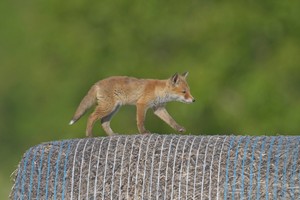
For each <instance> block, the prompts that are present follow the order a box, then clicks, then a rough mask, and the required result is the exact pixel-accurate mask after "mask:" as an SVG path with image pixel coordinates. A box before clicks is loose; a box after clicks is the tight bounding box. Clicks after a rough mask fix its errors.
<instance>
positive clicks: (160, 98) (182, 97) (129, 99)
mask: <svg viewBox="0 0 300 200" xmlns="http://www.w3.org/2000/svg"><path fill="white" fill-rule="evenodd" d="M187 76H188V72H185V73H183V74H182V75H179V74H178V73H176V74H174V75H173V76H172V77H171V78H169V79H167V80H155V79H137V78H133V77H127V76H112V77H109V78H106V79H103V80H100V81H99V82H97V83H95V84H94V85H93V86H92V87H91V89H90V90H89V91H88V93H87V95H86V96H85V97H84V98H83V99H82V101H81V102H80V104H79V106H78V108H77V110H76V112H75V114H74V116H73V118H72V120H71V121H70V123H69V124H70V125H72V124H74V123H75V122H76V121H77V120H79V119H80V117H81V116H82V115H84V113H85V112H86V111H87V109H89V108H90V107H92V106H93V105H95V104H97V106H96V108H95V111H94V112H93V113H92V114H91V115H90V116H89V118H88V122H87V127H86V136H87V137H92V129H93V126H94V124H95V122H96V121H97V120H101V124H102V128H103V129H104V131H105V132H106V134H107V135H109V136H111V135H114V134H115V133H114V132H113V131H112V129H111V128H110V120H111V118H112V116H113V115H114V114H115V113H116V112H117V111H118V110H119V108H120V107H121V106H122V105H136V108H137V114H136V120H137V127H138V131H139V133H150V132H149V131H148V130H146V129H145V127H144V121H145V116H146V112H147V110H148V109H149V108H152V109H153V111H154V114H155V115H157V116H158V117H159V118H161V119H162V120H163V121H164V122H166V123H167V124H169V125H170V126H171V127H172V128H173V129H175V130H177V131H179V132H184V131H185V128H184V127H182V126H180V125H178V124H177V123H176V122H175V120H174V119H173V118H172V117H171V116H170V115H169V113H168V112H167V110H166V109H165V104H166V103H167V102H170V101H179V102H183V103H192V102H195V99H194V98H193V96H192V95H191V93H190V88H189V86H188V84H187V82H186V77H187Z"/></svg>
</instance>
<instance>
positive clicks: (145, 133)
mask: <svg viewBox="0 0 300 200" xmlns="http://www.w3.org/2000/svg"><path fill="white" fill-rule="evenodd" d="M142 134H143V135H148V134H151V132H150V131H148V130H144V131H143V132H142Z"/></svg>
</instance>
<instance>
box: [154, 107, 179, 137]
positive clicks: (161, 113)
mask: <svg viewBox="0 0 300 200" xmlns="http://www.w3.org/2000/svg"><path fill="white" fill-rule="evenodd" d="M153 110H154V114H155V115H157V116H158V117H159V118H160V119H162V120H163V121H164V122H166V123H167V124H169V126H171V127H172V128H173V129H175V130H177V131H179V132H185V128H184V127H182V126H180V125H179V124H177V123H176V121H175V120H174V119H173V118H172V117H171V115H170V114H169V113H168V111H167V110H166V108H165V107H162V106H161V107H155V108H153Z"/></svg>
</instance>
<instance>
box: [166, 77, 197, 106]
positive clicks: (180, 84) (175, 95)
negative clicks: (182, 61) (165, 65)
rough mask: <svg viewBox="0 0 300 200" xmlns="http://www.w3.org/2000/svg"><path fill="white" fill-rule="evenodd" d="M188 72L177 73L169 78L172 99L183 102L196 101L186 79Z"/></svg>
mask: <svg viewBox="0 0 300 200" xmlns="http://www.w3.org/2000/svg"><path fill="white" fill-rule="evenodd" d="M188 74H189V73H188V72H185V73H183V74H182V75H179V74H178V73H176V74H174V75H173V76H172V77H171V78H170V79H169V89H170V93H171V94H170V97H171V98H172V100H174V101H180V102H183V103H193V102H195V99H194V97H193V96H192V95H191V92H190V87H189V85H188V83H187V81H186V77H187V76H188Z"/></svg>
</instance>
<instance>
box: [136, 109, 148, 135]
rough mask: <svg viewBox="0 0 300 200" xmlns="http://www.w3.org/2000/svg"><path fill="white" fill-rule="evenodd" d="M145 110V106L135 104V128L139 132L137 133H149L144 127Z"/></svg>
mask: <svg viewBox="0 0 300 200" xmlns="http://www.w3.org/2000/svg"><path fill="white" fill-rule="evenodd" d="M147 109H148V107H147V105H145V104H139V103H138V104H136V121H137V127H138V130H139V133H142V134H147V133H150V131H148V130H146V129H145V126H144V121H145V116H146V112H147Z"/></svg>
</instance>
